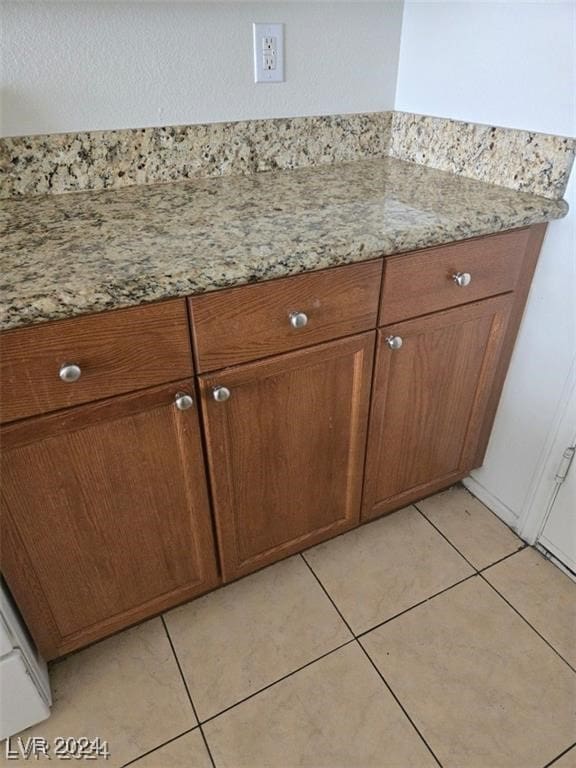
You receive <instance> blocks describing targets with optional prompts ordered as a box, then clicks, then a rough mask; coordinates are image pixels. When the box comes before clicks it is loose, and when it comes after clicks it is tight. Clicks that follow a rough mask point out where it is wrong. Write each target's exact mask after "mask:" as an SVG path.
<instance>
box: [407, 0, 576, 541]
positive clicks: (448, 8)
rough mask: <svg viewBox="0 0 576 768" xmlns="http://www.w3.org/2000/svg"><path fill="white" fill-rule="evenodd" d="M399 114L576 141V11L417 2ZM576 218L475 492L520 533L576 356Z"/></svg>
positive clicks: (544, 274)
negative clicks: (447, 119) (443, 119)
mask: <svg viewBox="0 0 576 768" xmlns="http://www.w3.org/2000/svg"><path fill="white" fill-rule="evenodd" d="M396 108H397V109H399V110H405V111H413V112H419V113H424V114H431V115H440V116H443V117H453V118H458V119H462V120H471V121H475V122H480V123H491V124H494V125H502V126H506V127H510V128H523V129H531V130H536V131H544V132H550V133H558V134H565V135H572V136H573V135H576V5H575V4H574V3H566V2H564V3H555V2H532V3H526V2H501V3H486V2H462V3H455V2H413V1H412V0H407V3H406V5H405V10H404V21H403V29H402V41H401V51H400V63H399V73H398V89H397V98H396ZM573 176H574V174H573ZM567 199H568V201H569V203H570V205H571V208H572V212H571V213H570V214H569V216H568V217H567V218H566V219H564V220H562V221H559V222H553V223H551V224H550V225H549V228H548V234H547V237H546V240H545V243H544V248H543V251H542V255H541V258H540V263H539V266H538V270H537V273H536V276H535V280H534V283H533V286H532V290H531V293H530V298H529V302H528V307H527V311H526V313H525V316H524V321H523V323H522V328H521V331H520V335H519V338H518V342H517V345H516V349H515V352H514V356H513V359H512V364H511V368H510V371H509V374H508V378H507V381H506V385H505V389H504V393H503V397H502V401H501V403H500V408H499V410H498V415H497V417H496V424H495V428H494V432H493V435H492V439H491V441H490V445H489V448H488V453H487V456H486V461H485V464H484V467H483V468H482V469H480V470H478V471H477V472H474V473H473V478H474V483H473V484H472V489H473V490H474V491H475V492H477V493H478V495H481V496H483V497H484V498H485V499H486V500H487V501H488V502H489V504H490V505H491V506H492V508H493V509H495V511H497V512H498V513H499V514H501V515H502V516H503V517H504V518H505V519H506V520H507V521H508V522H510V523H512V524H514V525H515V526H516V527H518V528H519V529H520V530H522V528H523V524H524V515H525V512H526V510H527V509H528V507H529V504H530V500H531V499H532V498H533V496H534V493H535V482H536V480H537V479H538V478H539V473H540V470H541V467H542V462H543V457H544V454H545V450H546V446H547V443H548V442H549V437H550V434H551V432H552V431H553V430H554V429H555V428H556V427H557V424H556V421H555V417H556V414H557V411H558V408H559V406H560V404H561V399H562V397H563V393H564V392H565V391H566V384H567V379H568V377H569V374H570V366H571V363H572V362H573V360H574V357H575V355H576V351H575V350H576V341H575V339H576V330H575V323H576V319H575V308H574V307H575V300H574V297H575V296H576V226H575V221H576V216H575V212H576V179H575V178H572V180H571V183H570V186H569V190H568V193H567Z"/></svg>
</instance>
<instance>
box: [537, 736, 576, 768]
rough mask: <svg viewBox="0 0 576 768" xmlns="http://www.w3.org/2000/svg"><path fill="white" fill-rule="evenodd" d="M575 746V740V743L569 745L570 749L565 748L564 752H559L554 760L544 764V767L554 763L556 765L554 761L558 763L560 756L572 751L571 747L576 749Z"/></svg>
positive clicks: (546, 767)
mask: <svg viewBox="0 0 576 768" xmlns="http://www.w3.org/2000/svg"><path fill="white" fill-rule="evenodd" d="M575 748H576V741H575V742H574V744H571V745H570V746H569V747H568V749H565V750H564V752H560V754H559V755H556V757H554V758H553V759H552V760H550V762H549V763H546V765H545V766H544V768H551V766H553V765H554V763H557V762H558V760H560V758H562V757H564V755H567V754H568V752H570V750H571V749H575Z"/></svg>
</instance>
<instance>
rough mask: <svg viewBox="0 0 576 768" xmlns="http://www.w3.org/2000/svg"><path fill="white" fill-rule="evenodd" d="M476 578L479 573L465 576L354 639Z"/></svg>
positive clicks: (360, 633) (356, 636) (363, 631)
mask: <svg viewBox="0 0 576 768" xmlns="http://www.w3.org/2000/svg"><path fill="white" fill-rule="evenodd" d="M476 576H479V574H478V573H470V574H469V575H468V576H465V577H464V578H463V579H460V580H459V581H455V582H454V584H451V585H450V586H449V587H445V588H444V589H441V590H440V592H435V593H434V594H433V595H430V597H425V598H424V600H420V601H419V602H418V603H414V605H411V606H410V607H409V608H406V609H405V610H403V611H400V613H395V614H394V616H390V618H389V619H384V621H381V622H380V623H379V624H375V625H374V626H373V627H370V628H369V629H364V630H362V632H359V633H358V634H357V635H354V637H355V638H356V639H357V640H358V639H360V638H362V637H365V636H366V635H369V634H370V632H374V630H376V629H380V627H383V626H384V625H385V624H389V623H390V622H391V621H394V619H398V618H400V616H404V614H405V613H410V611H412V610H414V608H419V607H420V606H421V605H424V604H425V603H428V602H429V601H430V600H434V598H435V597H440V595H443V594H444V593H445V592H449V591H450V590H451V589H454V587H458V586H460V584H464V582H466V581H470V579H474V578H476Z"/></svg>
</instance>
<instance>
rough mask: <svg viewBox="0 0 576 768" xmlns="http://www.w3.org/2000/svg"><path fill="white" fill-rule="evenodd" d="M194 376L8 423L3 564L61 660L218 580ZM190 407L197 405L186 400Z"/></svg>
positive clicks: (40, 639)
mask: <svg viewBox="0 0 576 768" xmlns="http://www.w3.org/2000/svg"><path fill="white" fill-rule="evenodd" d="M193 392H194V389H193V384H192V382H191V381H190V380H186V381H183V382H178V383H175V384H170V385H163V386H161V387H157V388H153V389H149V390H145V391H143V392H140V393H136V394H131V395H126V396H122V397H118V398H115V399H112V400H104V401H100V402H98V403H92V404H90V405H85V406H81V407H78V408H74V409H72V410H68V411H64V412H60V413H55V414H51V415H48V416H43V417H37V418H34V419H28V420H25V421H22V422H17V423H15V424H12V425H9V426H7V427H5V428H4V429H3V430H2V443H3V451H2V465H1V470H2V506H1V509H2V520H1V523H2V569H3V572H4V575H5V577H6V579H7V581H8V583H9V586H10V588H11V590H12V592H13V594H14V597H15V598H16V600H17V602H18V605H19V606H20V609H21V611H22V613H23V615H24V617H25V619H26V621H27V623H28V626H29V627H30V629H31V631H32V633H33V635H34V638H35V640H36V641H37V643H38V645H39V647H40V648H41V649H42V652H43V653H44V654H45V655H46V656H47V657H48V658H52V657H55V656H59V655H61V654H63V653H66V652H68V651H71V650H73V649H75V648H78V647H80V646H83V645H86V644H87V643H89V642H91V641H92V640H95V639H98V638H100V637H103V636H104V635H106V634H110V633H111V632H113V631H115V630H117V629H120V628H122V627H125V626H127V625H129V624H131V623H134V622H136V621H138V620H139V619H142V618H145V617H146V616H149V615H152V614H154V613H158V612H159V611H161V610H163V609H166V608H168V607H170V606H172V605H174V604H176V603H179V602H183V601H184V600H187V599H189V598H191V597H194V596H195V595H198V594H199V593H201V592H205V591H206V590H208V589H210V588H212V587H214V586H216V584H217V583H218V580H219V578H218V573H217V567H216V557H215V550H214V543H213V537H212V528H211V520H210V512H209V505H208V494H207V488H206V480H205V473H204V466H203V456H202V446H201V442H200V432H199V423H198V415H197V413H196V410H195V407H194V406H192V407H190V408H188V409H187V410H179V409H178V408H177V407H176V405H175V397H176V395H177V394H182V393H187V394H189V395H192V394H193ZM180 402H181V404H183V405H188V404H189V401H184V402H182V401H180Z"/></svg>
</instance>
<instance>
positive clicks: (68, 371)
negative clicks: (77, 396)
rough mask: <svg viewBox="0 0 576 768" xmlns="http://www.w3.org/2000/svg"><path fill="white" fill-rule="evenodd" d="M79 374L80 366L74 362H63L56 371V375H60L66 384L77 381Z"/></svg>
mask: <svg viewBox="0 0 576 768" xmlns="http://www.w3.org/2000/svg"><path fill="white" fill-rule="evenodd" d="M81 374H82V371H81V369H80V366H79V365H76V363H64V365H61V366H60V370H59V371H58V376H60V378H61V379H62V381H65V382H67V383H68V384H71V383H72V382H74V381H78V379H79V378H80V375H81Z"/></svg>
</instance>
